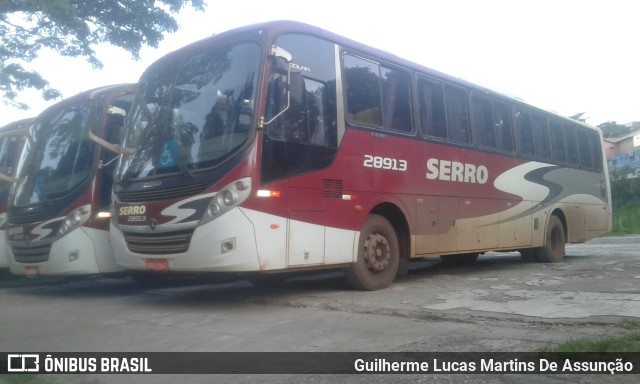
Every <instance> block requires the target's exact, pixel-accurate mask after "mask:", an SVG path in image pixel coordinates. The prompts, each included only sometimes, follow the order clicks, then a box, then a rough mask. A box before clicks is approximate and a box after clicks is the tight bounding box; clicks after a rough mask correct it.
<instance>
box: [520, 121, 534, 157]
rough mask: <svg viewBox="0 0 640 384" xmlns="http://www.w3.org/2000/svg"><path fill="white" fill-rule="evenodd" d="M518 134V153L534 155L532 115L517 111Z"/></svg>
mask: <svg viewBox="0 0 640 384" xmlns="http://www.w3.org/2000/svg"><path fill="white" fill-rule="evenodd" d="M516 133H517V136H516V137H517V140H518V153H519V154H521V155H526V156H532V155H533V153H534V152H533V133H532V132H531V114H529V113H528V112H522V111H516Z"/></svg>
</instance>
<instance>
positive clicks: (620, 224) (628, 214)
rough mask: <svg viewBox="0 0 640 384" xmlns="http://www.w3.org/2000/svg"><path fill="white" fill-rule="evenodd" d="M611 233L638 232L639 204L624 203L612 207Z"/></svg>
mask: <svg viewBox="0 0 640 384" xmlns="http://www.w3.org/2000/svg"><path fill="white" fill-rule="evenodd" d="M611 233H612V234H617V235H628V234H633V233H640V204H638V203H635V204H625V205H623V206H620V207H614V209H613V231H612V232H611Z"/></svg>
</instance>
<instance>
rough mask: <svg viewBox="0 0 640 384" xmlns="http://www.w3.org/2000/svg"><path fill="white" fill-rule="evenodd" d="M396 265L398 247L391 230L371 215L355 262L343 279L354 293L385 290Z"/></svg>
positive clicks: (377, 216) (384, 220)
mask: <svg viewBox="0 0 640 384" xmlns="http://www.w3.org/2000/svg"><path fill="white" fill-rule="evenodd" d="M399 262H400V246H399V243H398V236H397V235H396V232H395V230H394V229H393V226H392V225H391V223H389V221H388V220H387V219H385V218H384V217H382V216H380V215H370V216H369V217H368V218H367V220H366V221H365V223H364V226H363V227H362V230H361V232H360V240H359V242H358V259H357V261H356V262H355V263H353V264H352V265H351V266H350V267H348V268H347V269H346V270H345V277H346V279H347V282H348V283H349V285H351V286H352V287H353V288H356V289H360V290H367V291H375V290H378V289H384V288H387V287H388V286H389V285H391V283H392V282H393V279H395V277H396V273H397V272H398V265H399Z"/></svg>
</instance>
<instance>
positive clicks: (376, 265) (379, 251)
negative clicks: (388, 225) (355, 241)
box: [364, 233, 391, 272]
mask: <svg viewBox="0 0 640 384" xmlns="http://www.w3.org/2000/svg"><path fill="white" fill-rule="evenodd" d="M364 258H365V261H366V263H367V267H368V268H369V269H370V270H371V271H374V272H380V271H384V270H385V269H386V268H387V267H388V266H389V260H390V259H391V246H390V245H389V242H388V241H387V239H386V238H385V237H384V236H382V235H380V234H378V233H372V234H370V235H369V236H368V237H367V241H366V242H365V243H364Z"/></svg>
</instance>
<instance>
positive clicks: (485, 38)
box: [0, 0, 640, 126]
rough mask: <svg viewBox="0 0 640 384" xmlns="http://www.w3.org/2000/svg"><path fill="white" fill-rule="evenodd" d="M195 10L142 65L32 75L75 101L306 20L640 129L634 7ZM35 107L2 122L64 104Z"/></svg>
mask: <svg viewBox="0 0 640 384" xmlns="http://www.w3.org/2000/svg"><path fill="white" fill-rule="evenodd" d="M206 1H207V3H208V6H207V8H206V11H205V12H204V13H201V12H194V11H191V10H185V11H183V12H182V13H181V14H180V15H179V16H178V21H179V23H180V25H181V29H180V30H179V31H178V32H176V33H175V34H171V35H167V36H166V37H165V40H164V41H163V42H162V43H161V45H160V47H159V48H158V49H150V48H144V49H143V51H142V53H141V57H142V58H141V60H140V61H138V62H135V61H132V59H131V56H130V55H129V54H128V53H126V52H125V51H123V50H120V49H117V48H113V47H110V46H104V47H100V48H99V49H98V56H99V57H100V59H101V60H103V62H104V65H105V67H104V69H102V70H93V69H92V68H91V66H90V65H89V64H88V63H86V62H85V61H84V60H83V59H69V58H60V57H58V56H57V55H56V54H55V53H51V52H48V53H47V52H44V53H43V54H42V55H41V56H42V57H41V59H39V60H37V61H35V62H33V63H32V64H31V65H32V66H33V68H34V69H36V70H38V71H40V72H41V73H42V74H43V75H44V76H45V78H47V79H48V80H49V82H50V83H51V86H53V87H55V88H58V89H60V90H61V91H62V92H63V94H64V96H65V97H68V96H73V95H74V94H76V93H78V92H81V91H83V90H87V89H90V88H94V87H98V86H101V85H107V84H115V83H125V82H135V81H137V79H138V77H139V76H140V74H141V73H142V71H144V69H145V68H146V67H147V66H148V65H149V64H151V63H152V62H153V61H155V60H156V59H158V58H159V57H161V56H163V55H164V54H166V53H168V52H171V51H173V50H175V49H177V48H180V47H181V46H184V45H186V44H189V43H191V42H194V41H196V40H199V39H201V38H204V37H207V36H209V35H211V34H213V33H219V32H222V31H226V30H229V29H232V28H235V27H239V26H244V25H248V24H254V23H258V22H262V21H268V20H282V19H289V20H297V21H301V22H306V23H309V24H313V25H316V26H319V27H322V28H325V29H328V30H330V31H332V32H335V33H338V34H341V35H344V36H346V37H349V38H351V39H354V40H357V41H360V42H362V43H365V44H368V45H371V46H375V47H377V48H381V49H383V50H386V51H389V52H391V53H394V54H396V55H398V56H402V57H404V58H407V59H409V60H412V61H415V62H418V63H420V64H423V65H425V66H427V67H431V68H434V69H437V70H439V71H442V72H445V73H448V74H451V75H454V76H457V77H461V78H464V79H466V80H469V81H472V82H475V83H478V84H481V85H483V86H486V87H488V88H491V89H494V90H497V91H500V92H503V93H506V94H508V95H511V96H516V97H518V98H521V99H523V100H525V101H527V102H529V103H531V104H533V105H535V106H538V107H541V108H545V109H548V110H551V111H554V112H557V113H559V114H561V115H564V116H570V115H573V114H576V113H579V112H585V115H584V117H586V118H587V119H588V120H587V123H589V124H592V125H598V124H600V123H603V122H606V121H610V120H613V121H616V122H618V123H619V124H624V123H628V122H631V121H640V19H638V10H637V8H638V5H637V4H636V2H635V1H625V0H606V1H599V0H591V1H584V0H582V1H580V0H575V1H574V0H437V1H436V0H423V1H415V0H408V1H405V0H391V1H373V0H363V1H361V0H323V1H315V2H305V1H291V0H287V1H282V0H268V1H266V0H243V1H234V2H230V1H221V0H206ZM22 100H23V101H26V102H28V103H29V104H30V105H31V107H32V108H31V110H30V111H20V110H17V109H15V108H10V107H6V106H4V105H0V126H2V125H4V124H7V123H9V122H11V121H14V120H17V119H20V118H23V117H29V116H32V115H37V114H38V113H39V112H41V111H42V110H43V109H44V108H46V107H48V106H49V105H51V104H53V103H54V102H45V101H42V100H41V97H40V96H39V94H38V93H32V92H25V93H23V94H22Z"/></svg>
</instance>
